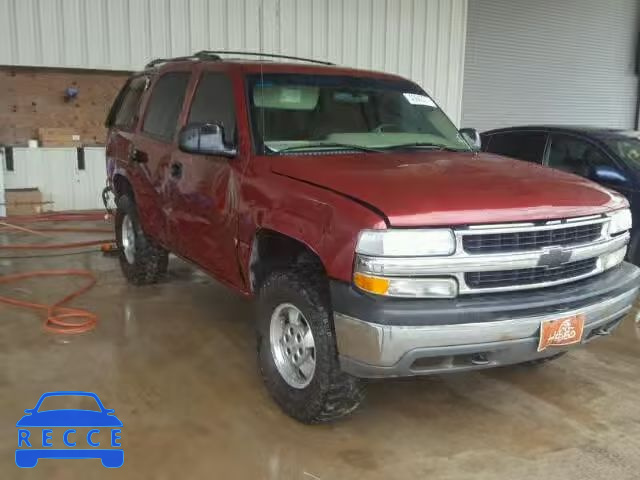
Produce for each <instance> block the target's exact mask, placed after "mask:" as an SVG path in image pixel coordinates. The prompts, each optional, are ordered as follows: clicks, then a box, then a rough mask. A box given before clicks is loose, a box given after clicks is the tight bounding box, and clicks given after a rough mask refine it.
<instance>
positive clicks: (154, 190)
mask: <svg viewBox="0 0 640 480" xmlns="http://www.w3.org/2000/svg"><path fill="white" fill-rule="evenodd" d="M190 78H191V70H190V68H189V66H184V67H183V68H178V69H176V70H172V71H169V72H163V73H161V74H160V75H159V76H158V77H157V78H156V79H155V81H154V82H153V84H152V86H151V91H150V94H149V95H148V101H147V103H146V105H145V107H144V115H143V120H142V122H141V125H140V126H139V128H138V134H137V135H136V136H135V138H134V140H133V142H131V143H130V144H129V148H128V152H127V158H128V161H129V163H130V169H129V172H130V178H131V180H132V183H133V186H134V190H135V195H136V199H135V200H136V204H137V206H138V212H139V215H140V220H141V222H142V226H143V229H144V231H145V233H147V234H148V235H150V236H151V237H153V238H154V239H155V240H156V241H158V242H160V243H161V244H162V245H163V246H165V247H167V248H169V249H170V250H173V246H172V244H171V243H170V239H169V236H168V234H167V231H168V228H167V217H168V216H170V215H171V210H170V205H169V203H168V201H167V179H168V170H169V164H170V162H171V154H172V152H173V150H174V149H175V148H176V133H177V126H178V119H179V117H180V113H181V112H182V108H183V105H184V99H185V96H186V92H187V87H188V84H189V80H190Z"/></svg>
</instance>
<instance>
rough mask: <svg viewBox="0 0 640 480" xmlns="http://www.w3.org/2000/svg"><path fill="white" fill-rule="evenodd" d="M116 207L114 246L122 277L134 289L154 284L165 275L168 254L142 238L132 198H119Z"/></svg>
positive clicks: (142, 234) (147, 239)
mask: <svg viewBox="0 0 640 480" xmlns="http://www.w3.org/2000/svg"><path fill="white" fill-rule="evenodd" d="M117 204H118V209H117V210H116V222H115V223H116V243H117V245H118V252H119V254H118V255H119V259H120V267H121V269H122V273H123V274H124V276H125V278H126V279H127V281H128V282H129V283H132V284H133V285H149V284H153V283H156V282H157V281H158V280H159V279H160V278H161V277H162V275H164V274H165V273H166V272H167V267H168V264H169V253H168V252H167V251H166V250H165V249H164V248H162V247H160V246H158V245H155V244H154V243H153V241H152V240H151V239H149V238H147V236H146V235H145V234H144V232H143V231H142V227H141V226H140V221H139V217H138V210H137V208H136V204H135V203H134V201H133V200H132V199H131V197H129V196H128V195H122V196H120V197H119V198H118V201H117ZM123 230H124V238H123ZM129 246H132V249H130V248H128V247H129Z"/></svg>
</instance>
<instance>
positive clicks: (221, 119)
mask: <svg viewBox="0 0 640 480" xmlns="http://www.w3.org/2000/svg"><path fill="white" fill-rule="evenodd" d="M188 123H217V124H219V125H222V126H223V127H224V136H225V140H226V141H227V142H232V141H233V139H234V135H235V127H236V113H235V107H234V104H233V88H232V86H231V81H230V80H229V77H227V76H226V75H225V74H223V73H213V72H205V73H204V74H203V75H202V79H201V80H200V83H199V84H198V88H197V89H196V94H195V96H194V97H193V103H192V104H191V112H190V113H189V120H188Z"/></svg>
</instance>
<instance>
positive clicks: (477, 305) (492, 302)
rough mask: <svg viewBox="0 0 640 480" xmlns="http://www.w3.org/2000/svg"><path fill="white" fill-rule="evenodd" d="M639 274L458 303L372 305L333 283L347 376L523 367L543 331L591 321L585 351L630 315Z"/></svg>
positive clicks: (376, 300)
mask: <svg viewBox="0 0 640 480" xmlns="http://www.w3.org/2000/svg"><path fill="white" fill-rule="evenodd" d="M639 286H640V269H638V268H637V267H635V266H633V265H631V264H629V263H623V264H621V265H620V266H618V267H616V268H613V269H611V270H609V271H607V272H605V273H603V274H601V275H598V276H596V277H592V278H589V279H585V280H582V281H578V282H574V283H571V284H568V285H562V286H557V287H549V288H545V289H538V290H530V291H523V292H510V293H502V294H495V293H494V294H484V295H472V296H471V295H470V296H464V297H462V296H461V297H459V298H456V299H453V300H413V299H411V300H406V299H388V298H382V297H374V296H371V295H367V294H364V293H362V292H360V291H359V290H356V289H355V288H354V287H352V286H351V285H348V284H345V283H342V282H337V281H332V283H331V294H332V301H333V308H334V322H335V330H336V338H337V345H338V352H339V355H340V363H341V366H342V369H343V370H344V371H345V372H347V373H350V374H351V375H354V376H357V377H364V378H375V377H398V376H411V375H424V374H432V373H443V372H451V371H465V370H473V369H481V368H489V367H495V366H499V365H510V364H516V363H522V362H526V361H529V360H535V359H539V358H544V357H548V356H552V355H555V354H557V353H559V352H562V351H565V350H567V349H568V348H570V347H552V348H548V349H546V350H544V351H542V352H538V351H537V345H538V335H539V330H540V323H541V322H542V321H543V320H547V319H555V318H559V317H564V316H570V315H573V314H578V313H583V314H584V315H585V319H586V320H585V328H584V333H583V337H582V343H587V342H589V341H591V340H593V339H594V338H597V337H599V336H604V335H608V334H610V333H611V332H612V331H613V330H614V329H615V328H616V327H617V326H618V325H619V324H620V323H621V321H622V319H623V318H624V317H625V315H626V314H627V313H628V312H629V310H630V309H631V307H632V305H633V302H634V300H635V297H636V295H637V293H638V288H639Z"/></svg>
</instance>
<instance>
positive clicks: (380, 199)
mask: <svg viewBox="0 0 640 480" xmlns="http://www.w3.org/2000/svg"><path fill="white" fill-rule="evenodd" d="M271 169H272V171H273V172H274V173H277V174H280V175H284V176H287V177H290V178H293V179H297V180H301V181H304V182H307V183H311V184H314V185H316V186H319V187H323V188H327V189H330V190H333V191H335V192H338V193H341V194H344V195H347V196H350V197H352V198H355V199H357V200H359V201H361V202H364V203H366V204H369V205H370V206H372V207H374V208H375V209H377V210H379V211H381V212H383V213H384V215H385V216H386V217H387V218H386V220H387V221H388V223H389V224H390V225H391V226H397V227H417V226H438V225H441V226H453V225H463V224H479V223H480V224H481V223H502V222H517V221H531V220H546V219H554V218H566V217H578V216H583V215H592V214H596V213H602V212H606V211H610V210H614V209H616V208H621V207H624V206H625V205H627V202H626V200H625V199H624V197H622V196H621V195H619V194H617V193H615V192H612V191H611V190H607V189H606V188H604V187H601V186H599V185H597V184H596V183H594V182H591V181H589V180H585V179H583V178H581V177H578V176H575V175H571V174H567V173H564V172H561V171H559V170H554V169H551V168H547V167H542V166H540V165H536V164H532V163H528V162H523V161H519V160H512V159H509V158H506V157H501V156H498V155H492V154H486V153H478V154H473V153H454V152H415V151H414V152H403V153H390V154H386V153H385V154H370V155H369V154H357V153H356V154H350V155H295V156H293V155H291V156H289V155H283V156H277V157H273V161H272V164H271Z"/></svg>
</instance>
